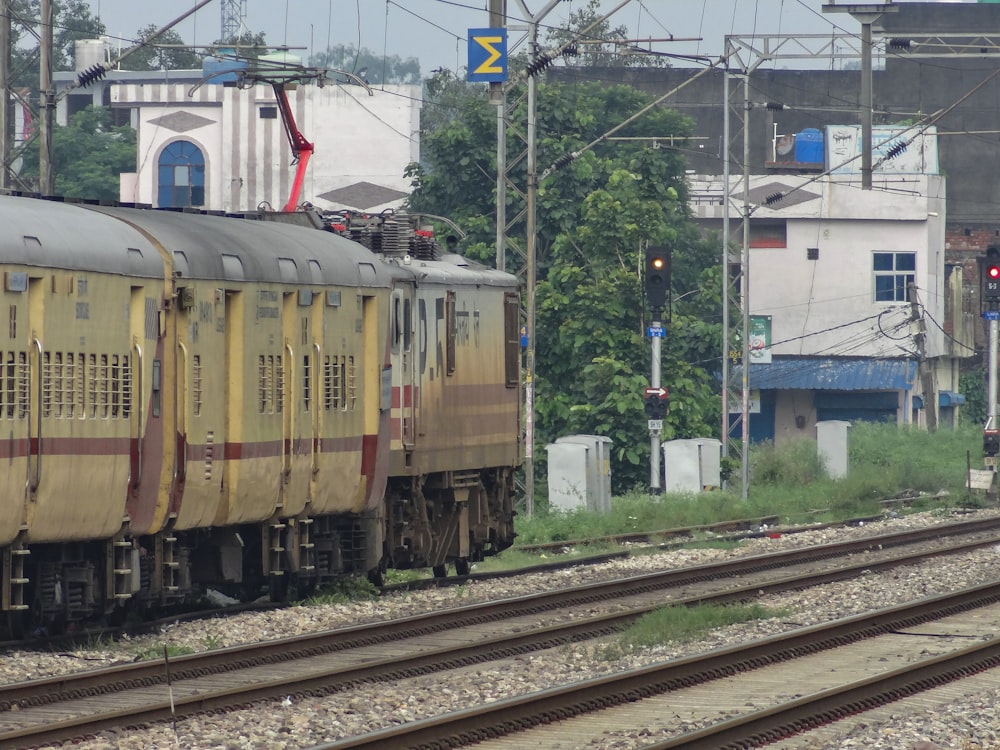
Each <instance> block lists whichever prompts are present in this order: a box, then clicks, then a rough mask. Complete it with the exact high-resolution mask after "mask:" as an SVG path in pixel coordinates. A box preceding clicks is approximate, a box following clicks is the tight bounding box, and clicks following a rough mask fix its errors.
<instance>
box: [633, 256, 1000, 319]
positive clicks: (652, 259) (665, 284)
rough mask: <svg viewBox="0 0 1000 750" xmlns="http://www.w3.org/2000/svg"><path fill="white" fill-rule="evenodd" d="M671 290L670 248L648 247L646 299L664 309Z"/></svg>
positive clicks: (654, 308) (999, 284)
mask: <svg viewBox="0 0 1000 750" xmlns="http://www.w3.org/2000/svg"><path fill="white" fill-rule="evenodd" d="M998 286H1000V282H998ZM668 291H670V250H668V249H667V248H665V247H649V248H646V299H647V300H648V301H649V306H650V307H651V308H653V310H662V309H663V307H664V305H665V304H666V302H667V292H668Z"/></svg>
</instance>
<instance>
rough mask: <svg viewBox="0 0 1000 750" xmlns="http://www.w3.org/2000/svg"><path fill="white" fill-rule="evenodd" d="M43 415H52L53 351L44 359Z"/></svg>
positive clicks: (47, 353)
mask: <svg viewBox="0 0 1000 750" xmlns="http://www.w3.org/2000/svg"><path fill="white" fill-rule="evenodd" d="M42 416H44V417H46V418H48V417H51V416H52V352H45V356H44V357H43V359H42Z"/></svg>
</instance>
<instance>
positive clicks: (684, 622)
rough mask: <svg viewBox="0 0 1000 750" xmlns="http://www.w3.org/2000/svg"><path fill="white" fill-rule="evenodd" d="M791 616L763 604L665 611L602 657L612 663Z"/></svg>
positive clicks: (625, 635) (649, 618) (637, 624)
mask: <svg viewBox="0 0 1000 750" xmlns="http://www.w3.org/2000/svg"><path fill="white" fill-rule="evenodd" d="M787 614H788V612H787V611H786V610H779V609H768V608H767V607H764V606H761V605H760V604H731V605H724V606H719V605H712V604H704V605H700V606H697V607H664V608H662V609H657V610H654V611H653V612H650V613H648V614H646V615H643V616H642V617H640V618H639V619H638V620H636V622H635V623H633V624H632V625H631V626H630V627H629V628H628V629H626V630H625V631H624V632H622V633H621V634H620V635H619V636H618V638H617V639H615V640H613V641H611V642H609V643H607V644H606V645H605V646H604V647H603V649H602V650H601V652H600V654H599V655H600V657H601V658H603V659H607V660H608V661H612V660H615V659H620V658H621V657H623V656H626V655H627V654H632V653H637V652H640V651H648V650H649V649H652V648H655V647H656V646H662V645H665V644H668V643H684V642H687V641H693V640H695V639H696V638H698V637H700V636H702V635H704V634H705V633H707V632H709V631H711V630H713V629H715V628H722V627H726V626H727V625H735V624H737V623H741V622H750V621H752V620H767V619H770V618H773V617H785V616H787Z"/></svg>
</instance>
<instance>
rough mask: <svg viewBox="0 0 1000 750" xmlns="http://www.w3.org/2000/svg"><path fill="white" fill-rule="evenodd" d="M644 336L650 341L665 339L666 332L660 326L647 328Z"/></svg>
mask: <svg viewBox="0 0 1000 750" xmlns="http://www.w3.org/2000/svg"><path fill="white" fill-rule="evenodd" d="M646 335H647V336H649V337H650V338H651V339H664V338H666V337H667V332H666V331H665V330H664V329H663V327H662V326H649V327H648V328H647V329H646Z"/></svg>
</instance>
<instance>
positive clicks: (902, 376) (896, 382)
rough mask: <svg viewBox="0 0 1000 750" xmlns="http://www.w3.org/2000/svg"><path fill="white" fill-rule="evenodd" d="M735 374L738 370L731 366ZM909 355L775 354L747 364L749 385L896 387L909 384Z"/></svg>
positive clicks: (913, 369) (912, 373)
mask: <svg viewBox="0 0 1000 750" xmlns="http://www.w3.org/2000/svg"><path fill="white" fill-rule="evenodd" d="M734 375H735V377H742V370H741V368H739V367H736V368H734ZM916 375H917V363H916V361H915V360H912V359H874V358H857V359H849V358H845V357H775V358H774V359H773V360H772V361H771V363H770V364H754V363H751V364H750V388H752V389H760V390H829V391H898V390H910V389H911V388H913V385H914V379H915V378H916Z"/></svg>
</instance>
